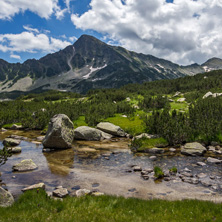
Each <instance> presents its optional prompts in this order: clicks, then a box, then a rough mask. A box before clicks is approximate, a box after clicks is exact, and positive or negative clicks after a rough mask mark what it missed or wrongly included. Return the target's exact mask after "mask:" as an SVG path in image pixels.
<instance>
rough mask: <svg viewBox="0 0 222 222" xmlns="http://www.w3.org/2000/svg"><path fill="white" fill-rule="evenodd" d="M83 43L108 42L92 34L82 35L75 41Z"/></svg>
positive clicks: (79, 43) (76, 43) (77, 43)
mask: <svg viewBox="0 0 222 222" xmlns="http://www.w3.org/2000/svg"><path fill="white" fill-rule="evenodd" d="M82 44H106V43H104V42H102V41H100V40H99V39H97V38H95V37H94V36H91V35H85V34H84V35H81V36H80V38H79V39H78V40H77V41H76V42H75V43H74V45H82Z"/></svg>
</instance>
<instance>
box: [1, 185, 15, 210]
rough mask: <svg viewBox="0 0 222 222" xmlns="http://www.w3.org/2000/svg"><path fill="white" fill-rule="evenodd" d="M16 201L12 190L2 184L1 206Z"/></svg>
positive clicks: (7, 205) (9, 204) (6, 205)
mask: <svg viewBox="0 0 222 222" xmlns="http://www.w3.org/2000/svg"><path fill="white" fill-rule="evenodd" d="M13 203H14V198H13V196H12V194H11V193H10V192H8V191H7V190H5V189H3V188H2V187H1V186H0V207H9V206H11V205H12V204H13Z"/></svg>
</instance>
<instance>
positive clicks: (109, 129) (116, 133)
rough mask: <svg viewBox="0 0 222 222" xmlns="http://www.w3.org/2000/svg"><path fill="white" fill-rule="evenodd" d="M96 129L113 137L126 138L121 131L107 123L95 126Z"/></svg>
mask: <svg viewBox="0 0 222 222" xmlns="http://www.w3.org/2000/svg"><path fill="white" fill-rule="evenodd" d="M96 128H97V129H99V130H102V131H103V132H105V133H109V134H111V135H114V136H121V137H124V136H126V133H125V132H124V130H123V129H121V128H120V127H119V126H116V125H114V124H112V123H109V122H101V123H99V124H98V125H97V127H96Z"/></svg>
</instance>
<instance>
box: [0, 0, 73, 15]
mask: <svg viewBox="0 0 222 222" xmlns="http://www.w3.org/2000/svg"><path fill="white" fill-rule="evenodd" d="M65 2H66V8H64V9H61V8H60V6H59V1H58V0H38V1H31V0H0V9H1V10H0V19H12V17H13V16H14V15H15V14H18V13H20V12H24V11H26V10H29V11H31V12H33V13H36V14H37V15H39V16H40V17H42V18H45V19H48V18H49V17H50V16H51V15H52V14H55V16H56V18H57V19H62V18H63V16H64V14H65V13H66V12H67V11H68V10H69V5H68V4H69V1H68V0H65Z"/></svg>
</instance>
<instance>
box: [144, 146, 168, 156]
mask: <svg viewBox="0 0 222 222" xmlns="http://www.w3.org/2000/svg"><path fill="white" fill-rule="evenodd" d="M146 152H148V153H154V154H161V153H164V149H162V148H156V147H154V148H150V149H146Z"/></svg>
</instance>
